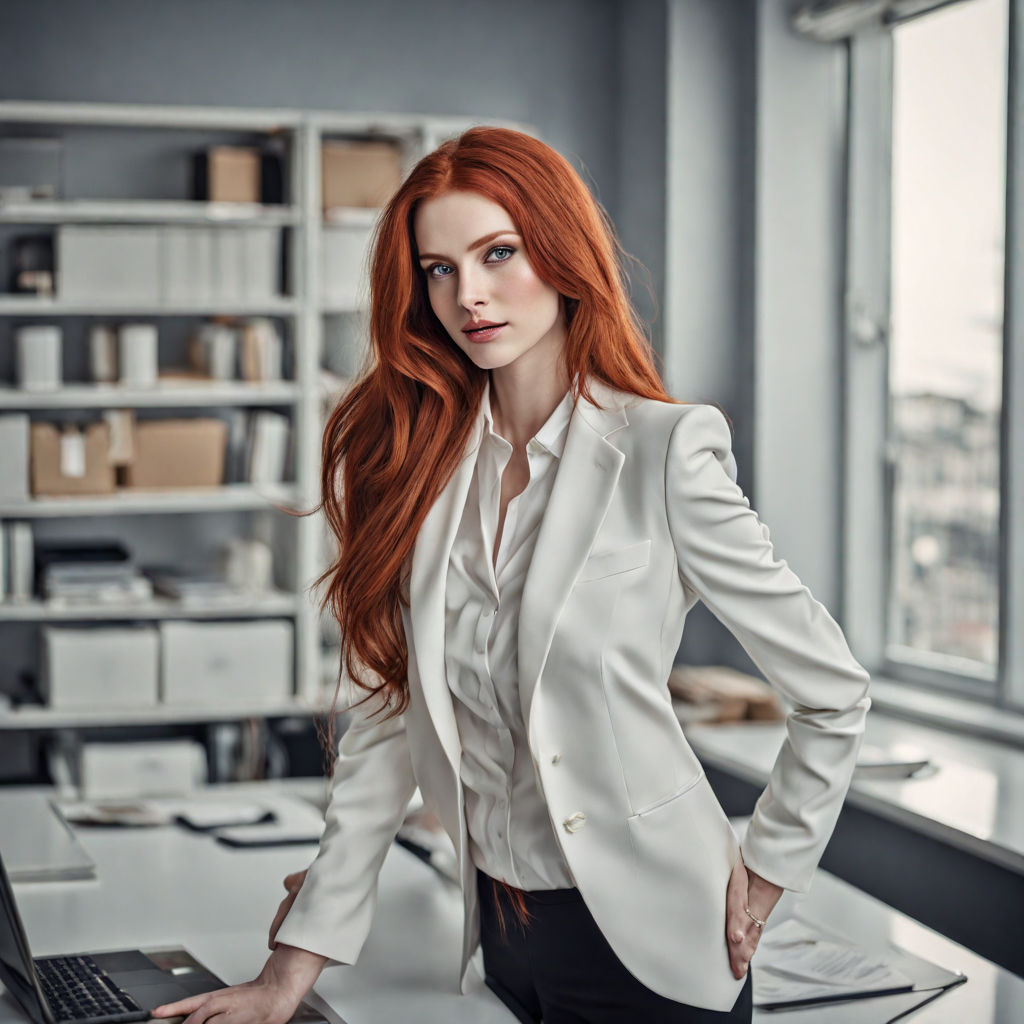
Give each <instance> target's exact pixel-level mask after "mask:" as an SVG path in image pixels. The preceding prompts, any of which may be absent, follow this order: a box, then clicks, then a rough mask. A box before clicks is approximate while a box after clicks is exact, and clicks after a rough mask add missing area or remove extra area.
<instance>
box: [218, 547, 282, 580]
mask: <svg viewBox="0 0 1024 1024" xmlns="http://www.w3.org/2000/svg"><path fill="white" fill-rule="evenodd" d="M223 565H224V578H225V579H226V580H227V582H228V583H229V584H230V585H231V586H232V587H236V588H237V589H239V590H248V591H252V592H258V593H263V592H265V591H268V590H270V588H271V587H272V586H273V585H274V560H273V555H272V554H271V551H270V545H269V544H264V543H263V542H262V541H259V540H247V539H245V538H243V537H233V538H232V539H231V540H230V541H228V544H227V547H226V548H224V549H223Z"/></svg>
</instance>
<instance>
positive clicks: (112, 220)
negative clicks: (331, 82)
mask: <svg viewBox="0 0 1024 1024" xmlns="http://www.w3.org/2000/svg"><path fill="white" fill-rule="evenodd" d="M298 222H299V211H298V210H297V209H296V208H295V207H294V206H283V205H282V206H263V205H261V204H260V203H210V202H201V201H196V200H156V199H154V200H148V199H121V200H113V199H39V200H30V199H29V200H21V201H10V202H3V201H2V200H0V223H6V224H128V223H131V224H208V225H219V224H223V225H226V226H233V225H238V226H253V225H256V226H276V225H285V224H297V223H298Z"/></svg>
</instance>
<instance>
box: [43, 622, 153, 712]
mask: <svg viewBox="0 0 1024 1024" xmlns="http://www.w3.org/2000/svg"><path fill="white" fill-rule="evenodd" d="M42 634H43V649H42V658H41V666H40V673H39V688H40V692H41V696H42V698H43V700H44V701H45V702H46V703H47V705H49V706H50V707H53V708H112V707H118V708H120V707H140V706H143V707H148V706H152V705H154V704H156V702H157V666H158V663H159V639H160V638H159V635H158V633H157V631H156V629H154V628H153V627H152V626H132V627H108V626H93V627H81V626H44V627H43V630H42Z"/></svg>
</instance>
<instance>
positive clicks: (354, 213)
mask: <svg viewBox="0 0 1024 1024" xmlns="http://www.w3.org/2000/svg"><path fill="white" fill-rule="evenodd" d="M382 212H383V207H377V206H332V207H330V208H329V209H327V210H324V222H323V227H324V230H325V231H330V229H331V228H372V227H373V225H374V224H376V223H377V218H378V217H379V216H380V215H381V213H382Z"/></svg>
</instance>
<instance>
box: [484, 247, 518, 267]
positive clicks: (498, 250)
mask: <svg viewBox="0 0 1024 1024" xmlns="http://www.w3.org/2000/svg"><path fill="white" fill-rule="evenodd" d="M514 252H515V249H513V248H512V246H511V245H496V246H495V247H494V248H493V249H491V251H490V252H489V253H488V254H487V256H488V257H491V256H493V255H494V254H495V253H507V254H508V255H506V256H501V257H500V258H498V259H497V260H492V261H491V262H493V263H504V262H505V260H509V259H511V258H512V254H513V253H514Z"/></svg>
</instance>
